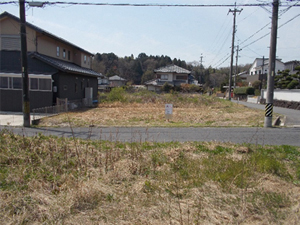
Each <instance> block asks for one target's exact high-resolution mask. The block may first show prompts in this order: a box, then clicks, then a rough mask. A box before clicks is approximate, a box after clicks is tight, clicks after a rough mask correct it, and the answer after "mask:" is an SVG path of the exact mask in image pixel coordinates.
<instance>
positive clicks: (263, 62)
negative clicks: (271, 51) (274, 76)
mask: <svg viewBox="0 0 300 230" xmlns="http://www.w3.org/2000/svg"><path fill="white" fill-rule="evenodd" d="M284 69H285V64H284V63H283V62H282V61H281V59H276V63H275V72H276V73H277V72H278V71H282V70H284ZM268 73H269V59H268V58H265V59H264V58H256V59H255V60H254V62H253V64H252V66H251V68H250V70H249V74H250V75H259V74H267V75H268ZM257 80H258V79H257Z"/></svg>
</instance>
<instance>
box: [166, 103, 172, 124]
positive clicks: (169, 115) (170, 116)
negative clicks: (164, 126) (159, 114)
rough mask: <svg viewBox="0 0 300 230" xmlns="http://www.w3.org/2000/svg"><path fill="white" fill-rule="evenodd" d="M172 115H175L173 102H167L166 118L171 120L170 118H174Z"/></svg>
mask: <svg viewBox="0 0 300 230" xmlns="http://www.w3.org/2000/svg"><path fill="white" fill-rule="evenodd" d="M172 115H173V105H172V104H166V105H165V116H166V119H167V120H168V121H169V120H170V119H172Z"/></svg>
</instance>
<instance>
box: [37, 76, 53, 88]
mask: <svg viewBox="0 0 300 230" xmlns="http://www.w3.org/2000/svg"><path fill="white" fill-rule="evenodd" d="M51 83H52V80H51V79H39V89H40V90H44V91H45V90H47V91H50V90H51Z"/></svg>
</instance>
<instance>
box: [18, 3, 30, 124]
mask: <svg viewBox="0 0 300 230" xmlns="http://www.w3.org/2000/svg"><path fill="white" fill-rule="evenodd" d="M19 5H20V20H21V23H20V36H21V65H22V66H21V67H22V79H23V94H22V96H23V126H24V127H30V101H29V79H28V63H27V38H26V17H25V0H19Z"/></svg>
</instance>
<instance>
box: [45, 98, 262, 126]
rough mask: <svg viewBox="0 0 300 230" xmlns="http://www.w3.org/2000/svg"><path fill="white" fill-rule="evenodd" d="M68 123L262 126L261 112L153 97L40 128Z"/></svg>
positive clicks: (219, 103)
mask: <svg viewBox="0 0 300 230" xmlns="http://www.w3.org/2000/svg"><path fill="white" fill-rule="evenodd" d="M131 97H132V98H134V95H131ZM137 101H138V102H137ZM166 103H170V104H173V106H174V109H173V118H172V119H171V120H170V121H167V120H166V118H165V104H166ZM69 119H70V120H71V121H72V125H73V126H90V125H94V126H101V127H105V126H119V127H120V126H148V127H153V126H155V127H172V126H176V127H205V126H211V127H220V126H224V127H237V126H239V127H240V126H248V127H249V126H250V127H253V126H254V127H257V126H262V125H263V123H264V111H259V110H253V109H248V108H246V107H244V106H243V105H239V104H236V103H232V102H228V101H225V100H222V99H218V98H215V97H207V96H202V95H164V96H162V95H157V96H155V97H154V98H151V99H148V100H142V99H141V100H137V99H135V100H134V99H131V101H130V100H127V101H126V102H120V101H117V102H104V103H101V104H99V106H98V108H94V109H90V110H86V111H78V112H69V113H68V114H61V115H59V116H55V117H51V118H45V119H42V121H41V123H40V125H42V126H68V125H69Z"/></svg>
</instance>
